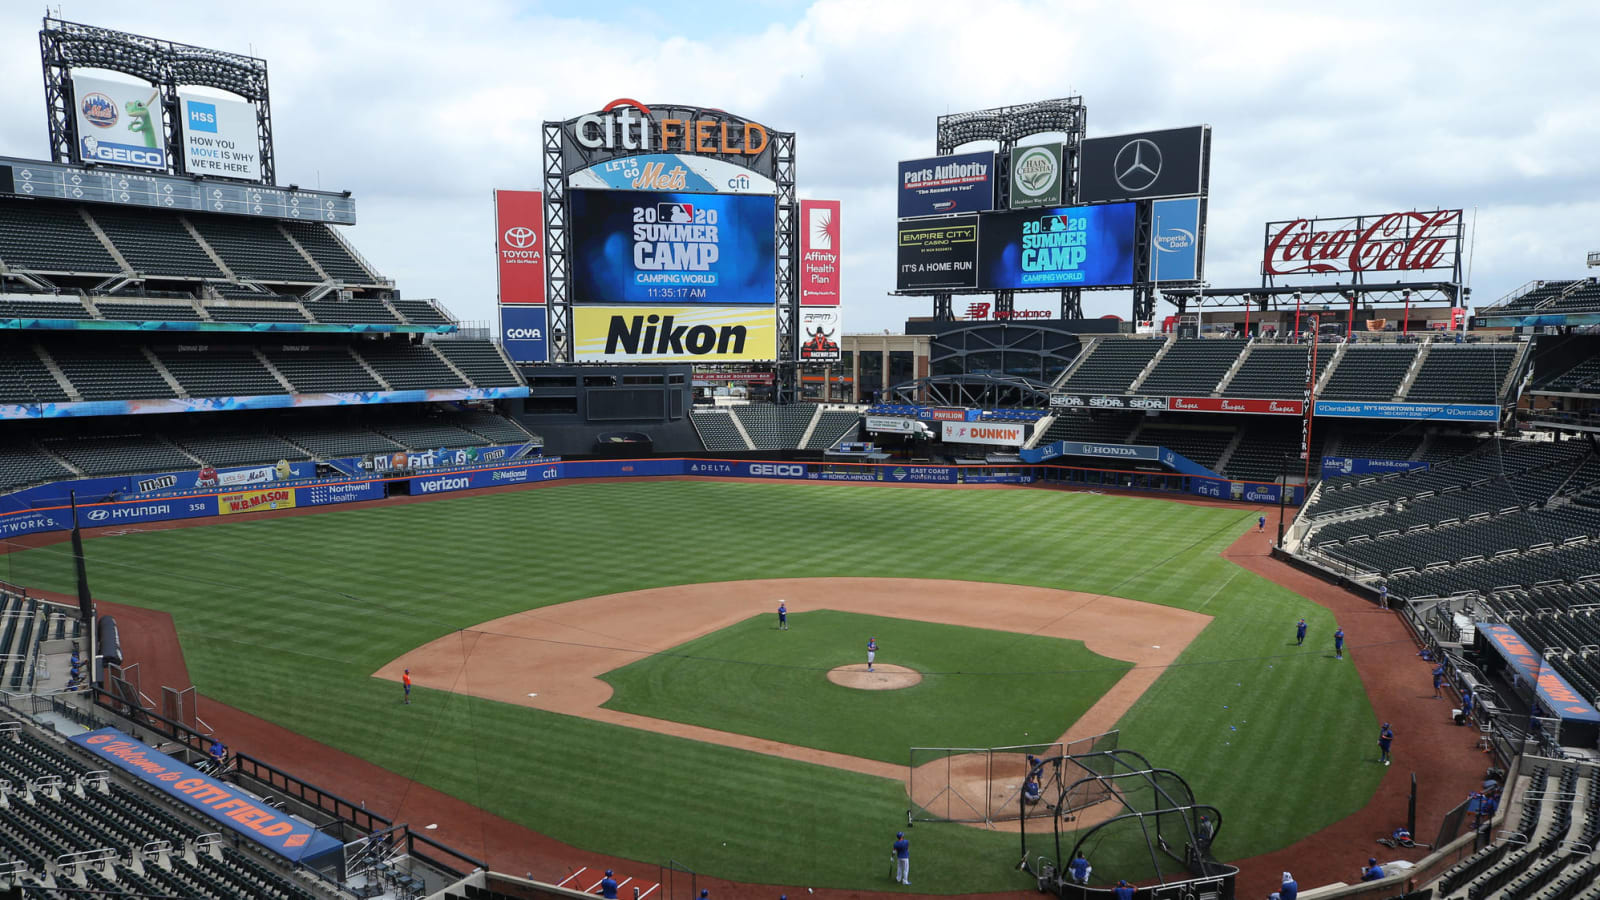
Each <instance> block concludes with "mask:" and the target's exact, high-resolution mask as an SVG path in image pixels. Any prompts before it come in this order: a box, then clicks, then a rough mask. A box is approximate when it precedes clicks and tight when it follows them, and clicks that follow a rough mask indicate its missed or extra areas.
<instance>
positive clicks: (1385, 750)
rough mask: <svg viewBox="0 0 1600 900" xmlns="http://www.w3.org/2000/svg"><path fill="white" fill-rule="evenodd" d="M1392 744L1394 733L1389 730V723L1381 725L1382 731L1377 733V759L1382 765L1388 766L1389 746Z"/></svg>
mask: <svg viewBox="0 0 1600 900" xmlns="http://www.w3.org/2000/svg"><path fill="white" fill-rule="evenodd" d="M1393 743H1394V732H1393V731H1392V730H1390V728H1389V723H1388V722H1385V723H1383V730H1382V731H1379V732H1378V758H1379V759H1380V760H1382V761H1383V764H1384V765H1386V766H1387V765H1388V764H1389V745H1391V744H1393Z"/></svg>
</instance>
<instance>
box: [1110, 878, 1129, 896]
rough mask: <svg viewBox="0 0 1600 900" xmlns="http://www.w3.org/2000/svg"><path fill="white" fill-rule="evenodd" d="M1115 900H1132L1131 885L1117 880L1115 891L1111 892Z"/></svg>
mask: <svg viewBox="0 0 1600 900" xmlns="http://www.w3.org/2000/svg"><path fill="white" fill-rule="evenodd" d="M1113 893H1115V894H1116V895H1117V900H1133V885H1131V884H1129V883H1128V882H1127V881H1126V880H1124V879H1120V878H1119V879H1117V889H1116V890H1115V891H1114V892H1113Z"/></svg>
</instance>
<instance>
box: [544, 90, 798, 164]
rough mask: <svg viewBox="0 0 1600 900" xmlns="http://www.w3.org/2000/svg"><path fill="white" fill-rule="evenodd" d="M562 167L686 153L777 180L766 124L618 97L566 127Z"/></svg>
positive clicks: (563, 125) (714, 111)
mask: <svg viewBox="0 0 1600 900" xmlns="http://www.w3.org/2000/svg"><path fill="white" fill-rule="evenodd" d="M561 136H562V141H561V144H562V148H561V149H562V168H563V169H564V170H565V171H566V172H568V173H571V172H574V171H577V170H578V169H582V168H586V167H588V166H590V165H593V164H595V163H598V162H601V161H604V160H608V159H618V158H621V157H626V156H640V155H644V154H662V153H685V154H692V155H703V156H711V157H716V158H719V159H723V160H726V161H728V162H730V163H733V164H735V165H739V166H743V167H744V168H746V169H751V170H753V171H756V172H760V173H762V174H764V175H766V176H767V177H768V178H775V177H776V176H777V172H776V165H775V162H774V154H773V139H772V135H771V134H770V133H769V132H768V131H767V128H766V126H765V125H762V124H760V123H758V122H752V121H750V120H749V119H745V118H743V117H741V116H736V115H733V114H732V113H728V112H723V111H722V110H720V109H707V108H703V107H695V106H684V105H682V104H657V105H654V106H646V105H645V104H643V103H640V102H639V101H637V100H629V99H626V98H624V99H619V100H613V101H611V102H610V103H607V104H606V105H605V106H604V107H602V108H601V109H600V111H599V112H592V113H588V114H586V115H582V116H578V117H577V118H575V119H568V120H567V121H565V122H562V123H561Z"/></svg>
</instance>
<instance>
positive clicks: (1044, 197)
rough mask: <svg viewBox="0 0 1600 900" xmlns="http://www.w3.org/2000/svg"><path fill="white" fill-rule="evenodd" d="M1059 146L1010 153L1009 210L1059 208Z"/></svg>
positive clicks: (1022, 148) (1036, 146)
mask: <svg viewBox="0 0 1600 900" xmlns="http://www.w3.org/2000/svg"><path fill="white" fill-rule="evenodd" d="M1062 183H1063V179H1062V177H1061V145H1060V144H1038V145H1035V146H1032V147H1018V148H1016V149H1014V150H1012V151H1011V208H1012V209H1023V208H1025V207H1030V206H1060V205H1061V203H1062V199H1061V185H1062Z"/></svg>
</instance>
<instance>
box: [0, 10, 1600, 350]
mask: <svg viewBox="0 0 1600 900" xmlns="http://www.w3.org/2000/svg"><path fill="white" fill-rule="evenodd" d="M54 8H55V7H54V6H52V9H54ZM1301 8H1302V7H1301V6H1300V5H1299V4H1269V5H1260V6H1252V5H1239V4H1231V3H1143V4H1133V3H1125V2H1119V3H1109V2H1108V3H1064V2H1054V3H1027V2H992V0H991V2H987V3H974V2H971V0H967V2H943V0H911V2H898V0H896V2H888V0H819V2H814V3H810V4H807V3H802V2H788V0H738V2H735V0H701V2H685V0H671V2H662V3H654V4H634V5H630V4H628V3H606V4H593V3H540V2H509V0H457V2H453V3H443V2H421V0H392V2H379V0H335V2H327V0H317V2H303V0H276V2H274V3H271V4H265V5H260V4H196V3H167V2H147V3H143V4H138V5H129V4H127V3H120V2H89V0H70V2H65V3H63V4H62V5H61V7H60V14H61V16H62V17H63V18H66V19H69V20H73V21H80V22H88V23H92V24H99V25H104V26H107V27H112V28H119V29H124V30H129V31H135V32H139V33H143V34H149V35H153V36H157V37H163V38H167V39H170V40H174V41H181V42H185V43H191V44H199V45H203V46H209V47H216V48H218V49H223V50H230V51H237V52H246V53H253V54H254V55H257V56H261V57H263V58H265V59H266V60H267V61H268V63H269V65H270V67H271V69H270V71H271V79H272V99H273V124H274V131H275V136H276V150H277V158H278V174H279V179H280V181H283V182H290V181H293V182H297V183H299V184H301V185H304V186H321V187H323V188H326V189H336V190H345V189H348V190H351V191H353V192H354V194H355V197H356V200H357V203H358V209H359V216H360V222H361V224H359V225H357V226H356V227H354V228H353V229H351V230H349V231H348V232H347V234H348V236H349V237H350V238H351V239H352V240H353V241H354V242H355V244H356V246H357V247H358V248H359V249H360V250H361V251H362V252H363V254H364V255H365V256H366V257H367V258H368V259H369V260H371V261H372V262H373V263H374V264H375V265H376V266H377V267H378V268H379V269H380V270H381V271H383V272H384V273H385V274H387V275H389V276H390V277H392V278H394V279H395V280H396V281H397V282H398V283H399V285H400V287H401V288H402V289H403V290H404V291H405V293H406V294H407V295H408V296H412V297H437V298H439V299H441V300H442V301H444V303H445V304H446V305H447V306H449V307H450V308H451V309H452V310H454V311H456V312H457V314H458V315H460V316H461V317H462V318H463V319H467V320H489V319H491V318H492V316H493V311H494V290H495V280H494V271H493V265H494V252H493V223H492V201H491V193H490V192H491V191H492V190H493V189H494V188H497V187H498V188H537V187H539V186H540V175H539V171H540V161H539V153H540V146H539V127H540V123H541V121H543V120H545V119H564V118H569V117H572V116H575V115H579V114H581V113H584V112H589V111H591V110H595V109H598V108H599V107H600V106H602V105H604V104H605V103H606V102H608V101H610V100H612V99H614V98H617V97H634V98H637V99H639V100H642V101H644V102H646V103H655V102H687V103H695V104H703V105H706V106H714V107H720V108H723V109H727V110H731V111H734V112H736V113H739V114H741V115H744V116H746V117H748V118H752V119H755V120H757V121H760V122H763V123H765V124H767V125H769V126H771V127H773V128H777V129H781V130H789V131H794V132H796V133H797V135H798V137H797V141H798V153H799V167H798V169H799V182H800V192H801V195H802V196H806V197H821V198H837V199H840V200H842V201H843V202H844V211H843V214H842V226H843V236H842V243H843V245H844V247H845V254H844V263H845V264H844V279H845V281H844V284H845V307H844V310H845V315H846V317H847V318H846V325H847V330H849V331H878V330H882V329H885V328H888V329H892V330H896V331H898V330H899V329H900V327H901V324H902V323H903V322H904V320H905V318H906V317H907V316H910V315H921V314H925V313H926V312H927V311H928V309H929V301H927V300H914V299H899V298H893V297H889V296H887V292H888V291H889V290H891V289H892V288H893V283H894V260H893V243H894V240H893V234H894V178H895V162H896V160H899V159H908V158H914V157H918V156H926V155H930V154H931V153H932V151H933V149H934V148H933V129H934V119H935V117H936V116H938V115H940V114H943V113H947V112H959V111H963V110H968V109H978V108H984V107H990V106H997V105H1003V104H1007V103H1019V102H1026V101H1030V100H1038V99H1045V98H1052V97H1061V96H1068V95H1080V96H1082V97H1083V98H1084V101H1085V104H1086V105H1087V107H1088V123H1089V136H1091V137H1094V136H1098V135H1110V134H1116V133H1119V132H1124V131H1135V130H1141V129H1146V128H1161V127H1173V126H1181V125H1191V124H1200V123H1205V124H1209V125H1211V126H1212V127H1213V150H1212V176H1211V197H1212V199H1211V207H1210V225H1209V247H1208V253H1207V261H1206V267H1207V277H1208V279H1209V281H1210V282H1211V283H1212V284H1213V285H1215V286H1218V287H1231V286H1244V285H1250V284H1254V283H1258V279H1259V274H1258V273H1259V264H1258V259H1259V256H1260V243H1261V233H1262V223H1263V222H1265V221H1267V220H1269V219H1281V218H1293V217H1296V216H1305V215H1324V216H1334V215H1349V214H1358V213H1382V212H1388V211H1391V210H1400V209H1413V208H1419V209H1433V208H1439V207H1462V208H1465V209H1466V210H1467V216H1468V221H1469V223H1474V222H1475V241H1474V249H1473V252H1472V254H1471V277H1470V285H1471V287H1472V288H1473V297H1474V301H1475V303H1477V304H1479V305H1484V304H1487V303H1489V302H1492V301H1493V300H1494V299H1496V298H1498V297H1500V296H1501V295H1503V294H1505V293H1507V292H1508V291H1511V290H1513V289H1515V288H1517V287H1518V286H1519V285H1521V284H1523V283H1524V282H1526V281H1528V280H1530V279H1533V278H1555V277H1573V276H1579V275H1582V274H1584V271H1585V270H1584V254H1585V252H1586V251H1589V250H1600V165H1597V160H1600V150H1597V148H1600V94H1597V92H1596V88H1595V86H1596V84H1597V83H1600V79H1597V78H1596V76H1597V75H1600V61H1597V54H1596V53H1595V50H1594V35H1595V22H1594V18H1593V15H1592V14H1593V6H1592V4H1589V3H1579V2H1539V3H1521V4H1506V3H1499V2H1495V3H1471V2H1469V3H1450V4H1442V3H1438V4H1436V3H1417V4H1398V3H1393V2H1384V3H1372V4H1362V3H1334V4H1322V5H1318V6H1315V7H1314V9H1315V11H1313V12H1302V11H1299V10H1300V9H1301ZM1291 9H1293V10H1294V11H1290V10H1291ZM39 12H40V7H39V6H38V5H36V4H28V3H21V2H7V3H4V4H0V85H3V89H0V155H8V156H21V157H29V158H40V157H43V156H44V155H45V154H46V152H47V149H48V146H47V144H48V142H47V140H46V132H45V111H44V92H43V87H42V83H41V77H40V70H39V63H38V37H37V32H38V29H39V24H40V23H39ZM1052 296H1053V295H1038V297H1039V299H1037V300H1032V301H1030V300H1028V299H1026V298H1025V297H1019V302H1018V306H1019V307H1033V308H1045V307H1047V306H1048V305H1049V304H1050V303H1052V302H1053V299H1046V298H1050V297H1052ZM1086 307H1087V309H1086V312H1089V313H1090V314H1093V315H1100V314H1105V313H1119V314H1121V315H1123V316H1126V315H1127V312H1128V307H1129V300H1128V297H1127V296H1126V295H1125V294H1122V293H1103V294H1091V295H1090V299H1088V300H1087V301H1086Z"/></svg>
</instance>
